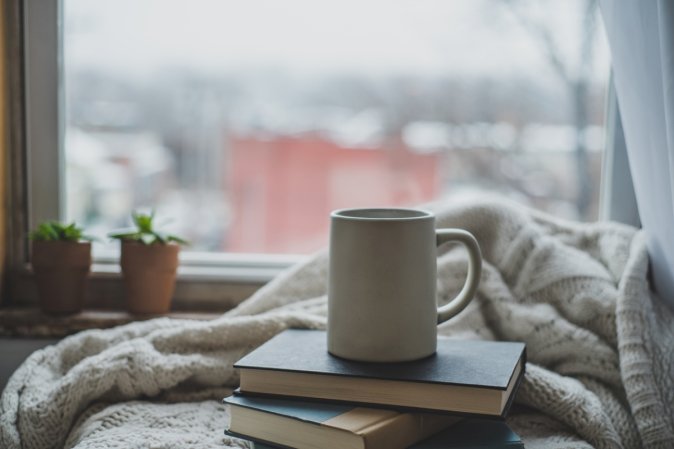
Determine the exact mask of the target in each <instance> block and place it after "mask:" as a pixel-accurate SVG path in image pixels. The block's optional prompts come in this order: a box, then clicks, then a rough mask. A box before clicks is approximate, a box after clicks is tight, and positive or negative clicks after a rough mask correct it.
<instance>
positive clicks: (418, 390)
mask: <svg viewBox="0 0 674 449" xmlns="http://www.w3.org/2000/svg"><path fill="white" fill-rule="evenodd" d="M525 359H526V352H525V345H524V344H523V343H515V342H489V341H465V340H450V339H439V340H438V349H437V353H436V354H435V355H433V356H431V357H428V358H425V359H422V360H418V361H414V362H405V363H364V362H354V361H349V360H344V359H341V358H338V357H334V356H332V355H330V354H329V353H328V351H327V343H326V335H325V332H323V331H314V330H296V329H291V330H287V331H285V332H283V333H281V334H279V335H277V336H276V337H274V338H273V339H271V340H269V341H268V342H267V343H265V344H264V345H262V346H260V347H259V348H258V349H256V350H255V351H253V352H252V353H250V354H248V355H247V356H245V357H244V358H243V359H241V360H239V362H237V363H236V364H235V365H234V366H235V367H236V368H238V369H239V370H240V375H241V384H240V388H239V389H238V390H237V391H236V392H235V394H234V395H233V396H230V397H228V398H225V403H226V404H228V405H229V409H230V417H231V419H230V424H229V428H228V429H227V430H226V433H227V434H228V435H232V436H236V437H240V438H245V439H248V440H251V441H253V442H254V444H255V448H257V449H263V448H268V447H289V448H297V449H330V448H335V449H337V448H339V449H342V448H343V449H351V448H353V449H356V448H358V449H404V448H415V449H440V448H501V447H503V448H516V447H523V446H522V443H521V441H520V439H519V437H518V436H517V435H516V434H515V433H514V432H513V431H512V430H511V429H510V428H509V427H508V426H507V425H506V424H505V422H504V421H503V418H505V416H506V414H507V413H508V410H509V408H510V404H511V403H512V401H513V397H514V395H515V392H516V391H517V388H518V386H519V384H520V382H521V379H522V377H523V375H524V367H525V361H526V360H525Z"/></svg>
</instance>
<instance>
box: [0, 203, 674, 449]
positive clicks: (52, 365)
mask: <svg viewBox="0 0 674 449" xmlns="http://www.w3.org/2000/svg"><path fill="white" fill-rule="evenodd" d="M431 208H432V209H434V211H435V212H436V215H437V217H438V227H459V228H464V229H467V230H468V231H470V232H472V233H473V234H474V235H475V236H476V238H477V240H478V242H479V243H480V245H481V248H482V252H483V257H484V268H483V273H482V278H481V283H480V288H479V291H478V294H477V296H476V298H475V300H474V301H473V302H472V303H471V304H470V305H469V306H468V308H467V309H466V310H465V311H464V312H462V313H461V314H460V315H459V316H457V317H456V318H454V319H452V320H450V321H449V322H446V323H443V324H442V325H440V327H439V332H440V333H441V334H443V335H447V336H451V337H453V338H479V339H498V340H518V341H524V342H526V343H527V353H528V363H527V373H526V376H525V378H524V381H523V383H522V386H521V389H520V391H519V393H518V395H517V397H516V401H515V404H516V405H515V407H514V408H513V410H512V412H511V415H510V416H509V418H508V422H509V424H510V425H511V426H512V427H513V429H514V430H515V431H516V432H518V433H519V434H520V435H521V436H522V438H523V440H524V442H525V444H526V446H527V447H545V448H582V447H597V448H642V447H643V448H672V447H674V418H673V417H674V318H673V314H672V311H671V310H669V309H668V308H667V307H666V306H665V305H664V303H663V302H661V301H660V300H659V299H658V298H656V297H654V296H653V294H652V293H651V292H650V291H649V286H648V281H647V271H648V255H647V252H646V246H645V243H644V236H643V235H642V234H641V232H639V231H637V230H635V229H633V228H630V227H627V226H622V225H618V224H615V223H594V224H579V223H573V222H566V221H562V220H557V219H554V218H552V217H549V216H547V215H545V214H542V213H539V212H535V211H531V210H527V209H524V208H522V207H519V206H514V205H508V204H505V203H503V202H498V203H496V202H489V201H479V202H472V203H456V202H455V203H451V204H437V205H434V206H431ZM465 275H466V259H465V254H464V253H463V250H462V249H461V248H459V247H456V246H451V245H449V246H447V247H443V248H441V249H440V255H439V259H438V300H439V302H440V303H442V302H446V301H449V300H451V298H452V297H453V296H454V295H455V294H456V292H458V291H459V290H460V288H461V286H462V285H463V280H464V278H465ZM326 286H327V256H326V253H325V252H322V253H319V254H317V255H315V256H314V257H312V258H311V259H310V260H308V261H307V262H305V263H303V264H301V265H298V266H295V267H293V268H291V269H290V270H288V271H287V272H286V273H284V274H283V275H281V276H279V277H278V278H277V279H275V280H273V281H272V282H270V283H269V284H268V285H266V286H265V287H263V288H262V289H260V290H259V291H258V292H257V293H256V294H255V295H253V296H252V297H251V298H249V299H248V300H246V301H245V302H243V303H242V304H241V305H240V306H239V307H237V308H236V309H234V310H232V311H230V312H228V313H226V314H224V315H223V316H221V317H220V318H218V319H215V320H212V321H208V322H196V321H189V320H175V319H168V318H161V319H155V320H151V321H146V322H139V323H132V324H128V325H125V326H121V327H118V328H114V329H109V330H92V331H86V332H82V333H80V334H77V335H74V336H71V337H69V338H66V339H64V340H62V341H61V342H59V343H58V344H56V345H54V346H50V347H47V348H44V349H42V350H40V351H37V352H36V353H34V354H32V355H31V356H30V357H29V358H28V359H27V360H26V361H25V362H24V364H23V365H22V366H21V367H20V368H19V369H18V370H17V371H16V372H15V373H14V375H13V376H12V378H11V379H10V381H9V383H8V384H7V387H6V389H5V391H4V393H3V395H2V398H1V399H0V447H2V448H8V449H14V448H17V449H18V448H60V447H68V448H71V447H72V448H80V449H85V448H87V449H88V448H103V447H106V448H107V447H127V448H128V447H138V448H141V447H143V448H147V447H153V448H154V447H157V448H159V447H161V448H174V447H175V448H184V447H193V448H202V447H203V448H213V447H245V443H244V442H242V441H241V440H236V439H232V438H229V437H225V436H224V435H223V434H222V431H223V430H224V428H225V425H226V420H227V413H226V410H225V408H224V407H223V406H222V405H221V404H220V400H221V399H222V396H224V395H226V394H227V393H228V392H229V391H230V390H231V388H234V387H236V386H237V384H238V374H237V372H236V370H234V369H233V367H232V365H233V363H234V362H235V361H236V360H238V359H239V358H240V357H242V356H243V355H244V354H246V353H248V352H249V351H251V350H253V349H254V348H256V347H257V346H259V345H260V344H262V343H263V342H265V341H266V340H268V339H269V338H271V337H272V336H273V335H275V334H277V333H278V332H280V331H282V330H283V329H286V328H289V327H302V328H316V329H321V328H325V323H326V312H327V306H326V297H325V294H326Z"/></svg>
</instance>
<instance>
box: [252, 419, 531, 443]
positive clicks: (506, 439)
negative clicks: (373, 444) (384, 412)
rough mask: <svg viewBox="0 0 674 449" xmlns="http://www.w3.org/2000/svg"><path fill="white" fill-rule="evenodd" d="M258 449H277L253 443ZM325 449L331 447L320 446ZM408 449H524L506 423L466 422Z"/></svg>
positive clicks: (486, 420) (466, 420)
mask: <svg viewBox="0 0 674 449" xmlns="http://www.w3.org/2000/svg"><path fill="white" fill-rule="evenodd" d="M254 447H255V449H274V448H275V447H281V446H275V445H273V444H268V443H262V442H259V441H255V442H254ZM318 447H321V448H323V449H325V448H326V447H328V446H318ZM409 449H524V444H523V443H522V440H521V439H520V437H519V436H518V435H517V434H516V433H515V432H513V430H512V429H511V428H510V427H508V425H507V424H506V423H505V422H503V421H495V420H488V419H478V418H466V419H463V420H461V421H460V422H458V423H457V424H454V425H453V426H451V427H449V428H447V429H446V430H443V431H442V432H440V433H438V434H436V435H434V436H432V437H430V438H428V439H425V440H423V441H421V442H419V443H417V444H414V445H412V446H410V447H409Z"/></svg>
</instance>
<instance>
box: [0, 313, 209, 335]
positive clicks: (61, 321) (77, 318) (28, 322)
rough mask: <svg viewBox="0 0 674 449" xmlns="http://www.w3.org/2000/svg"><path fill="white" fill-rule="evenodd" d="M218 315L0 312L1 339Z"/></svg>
mask: <svg viewBox="0 0 674 449" xmlns="http://www.w3.org/2000/svg"><path fill="white" fill-rule="evenodd" d="M220 315H221V314H220V313H209V312H171V313H168V314H166V315H147V316H146V315H131V314H129V313H126V312H122V311H112V310H84V311H82V312H80V313H78V314H75V315H61V316H59V315H46V314H44V313H42V312H41V311H40V309H38V308H33V307H30V308H5V309H0V336H3V337H32V338H63V337H66V336H68V335H71V334H74V333H76V332H80V331H83V330H88V329H106V328H110V327H114V326H119V325H121V324H127V323H131V322H133V321H144V320H149V319H152V318H159V317H171V318H180V319H190V320H211V319H214V318H217V317H219V316H220Z"/></svg>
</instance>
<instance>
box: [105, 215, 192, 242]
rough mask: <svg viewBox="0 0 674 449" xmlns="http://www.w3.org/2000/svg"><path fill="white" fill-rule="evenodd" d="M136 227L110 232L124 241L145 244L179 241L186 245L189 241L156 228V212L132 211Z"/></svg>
mask: <svg viewBox="0 0 674 449" xmlns="http://www.w3.org/2000/svg"><path fill="white" fill-rule="evenodd" d="M131 218H132V219H133V224H134V225H135V227H134V228H129V229H123V230H121V231H116V232H112V233H110V234H108V236H109V237H110V238H113V239H118V240H122V241H133V242H138V243H142V244H144V245H166V244H168V243H178V244H181V245H186V244H187V243H188V242H187V241H186V240H184V239H182V238H181V237H178V236H177V235H172V234H165V233H162V232H159V231H157V230H155V229H154V212H151V213H150V214H143V213H138V212H132V213H131Z"/></svg>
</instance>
